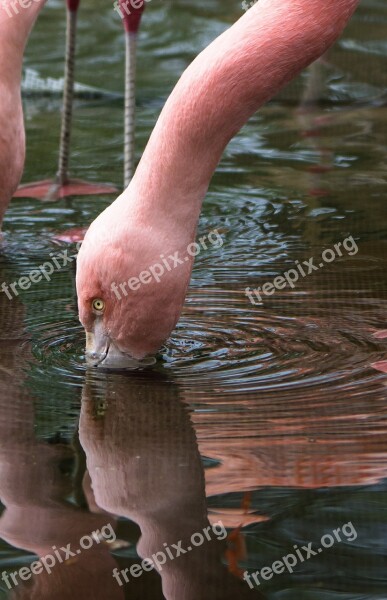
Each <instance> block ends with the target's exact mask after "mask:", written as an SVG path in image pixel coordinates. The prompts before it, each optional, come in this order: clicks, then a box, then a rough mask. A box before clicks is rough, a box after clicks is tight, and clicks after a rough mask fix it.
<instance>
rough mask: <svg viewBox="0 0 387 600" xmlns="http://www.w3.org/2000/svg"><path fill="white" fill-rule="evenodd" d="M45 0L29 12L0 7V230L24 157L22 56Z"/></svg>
mask: <svg viewBox="0 0 387 600" xmlns="http://www.w3.org/2000/svg"><path fill="white" fill-rule="evenodd" d="M45 2H46V0H40V1H38V2H37V1H36V0H34V2H32V4H31V6H30V7H29V8H22V7H21V6H20V5H18V11H19V12H18V13H17V14H15V13H14V12H13V10H14V8H13V6H14V4H15V3H14V2H11V0H4V3H0V41H1V43H0V103H1V105H0V106H1V110H0V130H1V136H0V165H1V169H0V228H1V223H2V219H3V216H4V213H5V211H6V208H7V206H8V203H9V201H10V199H11V198H12V195H13V194H14V192H15V191H16V188H17V186H18V184H19V182H20V179H21V175H22V171H23V165H24V153H25V138H24V123H23V111H22V104H21V96H20V86H21V74H22V64H23V54H24V49H25V45H26V43H27V39H28V36H29V33H30V31H31V29H32V27H33V24H34V22H35V19H36V17H37V15H38V13H39V11H40V9H41V8H42V7H43V6H44V4H45Z"/></svg>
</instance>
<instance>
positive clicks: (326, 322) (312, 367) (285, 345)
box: [163, 288, 386, 394]
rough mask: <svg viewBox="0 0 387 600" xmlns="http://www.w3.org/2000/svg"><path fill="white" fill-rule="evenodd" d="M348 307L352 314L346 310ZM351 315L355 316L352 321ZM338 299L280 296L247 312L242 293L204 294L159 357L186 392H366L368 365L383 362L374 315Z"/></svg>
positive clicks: (194, 298)
mask: <svg viewBox="0 0 387 600" xmlns="http://www.w3.org/2000/svg"><path fill="white" fill-rule="evenodd" d="M349 301H350V302H351V312H348V311H345V310H344V306H345V305H346V304H348V303H349ZM354 311H355V313H354ZM382 312H383V305H382V303H381V304H380V305H379V304H378V302H377V301H376V304H375V305H373V307H372V310H370V311H368V319H367V311H365V306H364V302H362V301H361V300H357V301H355V302H354V301H353V299H352V294H351V295H350V294H349V293H344V292H343V293H342V294H341V296H339V297H336V298H335V300H332V299H329V300H328V299H324V298H322V297H321V295H319V294H317V293H316V294H312V293H289V294H283V295H282V296H280V295H278V296H277V297H276V299H275V300H274V301H271V302H270V304H267V305H265V306H262V305H261V306H251V305H250V303H249V302H248V300H247V298H246V297H245V296H244V294H243V293H241V292H239V291H231V290H219V289H213V288H202V289H199V290H193V292H192V293H191V296H190V299H189V302H188V305H187V308H186V310H185V312H184V316H183V318H182V320H181V322H180V323H179V325H178V327H177V330H176V332H175V334H174V335H173V337H172V339H171V340H170V343H169V344H168V346H167V347H166V349H165V352H164V353H163V358H164V360H165V363H166V367H167V368H171V369H173V370H174V372H175V373H176V374H177V376H178V377H181V378H182V379H183V380H184V382H185V384H186V385H189V386H193V385H194V384H199V383H200V388H201V389H202V390H203V388H204V387H205V388H208V389H212V388H213V385H214V383H216V385H220V386H221V389H222V391H227V390H230V391H231V390H234V391H235V390H236V389H237V390H239V391H241V390H250V391H252V390H262V391H271V390H280V389H282V390H285V389H289V388H295V389H296V390H297V389H298V390H299V389H300V388H301V387H302V390H303V394H304V393H305V391H306V390H307V389H308V388H312V387H318V388H319V389H320V392H321V393H324V391H327V390H328V386H329V389H330V393H331V391H332V386H333V387H336V388H339V387H343V386H350V385H353V384H356V385H358V386H362V389H363V391H364V392H365V391H366V390H367V388H368V386H370V385H371V384H372V383H373V382H374V381H375V380H376V379H378V378H379V376H378V375H376V374H375V372H374V371H373V370H372V368H371V362H373V361H377V360H379V359H380V358H381V357H383V353H384V356H385V353H386V343H385V342H383V340H378V339H377V338H376V337H375V336H373V332H374V330H375V327H374V322H375V320H376V321H377V320H378V317H376V319H375V315H376V314H379V313H380V314H382Z"/></svg>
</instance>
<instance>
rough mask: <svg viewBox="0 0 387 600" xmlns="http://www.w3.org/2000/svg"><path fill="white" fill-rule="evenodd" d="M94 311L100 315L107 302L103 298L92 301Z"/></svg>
mask: <svg viewBox="0 0 387 600" xmlns="http://www.w3.org/2000/svg"><path fill="white" fill-rule="evenodd" d="M92 307H93V311H94V312H95V313H97V314H98V315H100V314H102V313H103V311H104V310H105V302H104V301H103V300H102V299H101V298H95V299H94V300H93V302H92Z"/></svg>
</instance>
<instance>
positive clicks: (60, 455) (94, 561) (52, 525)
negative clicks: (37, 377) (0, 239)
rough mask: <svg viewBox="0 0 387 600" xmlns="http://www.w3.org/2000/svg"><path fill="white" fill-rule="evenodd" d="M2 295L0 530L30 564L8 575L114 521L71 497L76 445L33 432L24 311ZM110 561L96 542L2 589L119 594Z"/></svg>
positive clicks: (70, 597)
mask: <svg viewBox="0 0 387 600" xmlns="http://www.w3.org/2000/svg"><path fill="white" fill-rule="evenodd" d="M0 276H1V271H0ZM4 300H5V302H8V300H7V299H6V298H4V297H1V306H0V315H1V323H0V340H1V344H0V414H1V419H0V439H1V447H0V499H1V502H2V504H3V506H4V510H3V512H2V515H1V517H0V536H1V537H2V538H3V540H5V541H6V542H7V543H8V544H10V545H11V546H13V547H15V548H19V549H23V550H25V551H27V552H28V553H29V556H28V562H27V561H24V560H23V563H21V564H20V563H18V564H15V565H12V568H10V569H9V571H8V573H9V574H10V573H16V572H17V571H18V570H19V568H20V567H21V566H22V565H24V566H29V565H30V563H31V562H33V561H36V560H37V558H34V557H33V556H31V555H37V557H43V556H45V555H47V554H51V555H52V554H54V552H53V546H54V547H55V548H56V549H59V548H61V547H66V546H67V545H68V544H71V547H72V549H73V550H72V551H75V550H76V549H79V547H80V544H79V542H80V540H81V538H82V537H83V536H85V535H90V534H91V533H92V532H93V531H95V530H97V529H99V530H100V531H101V530H102V528H103V527H104V526H106V525H107V524H108V525H110V526H113V525H114V524H115V519H114V518H112V517H110V516H108V515H106V514H104V513H103V511H100V510H97V511H94V512H90V511H89V510H88V509H87V508H80V507H78V506H76V505H75V503H74V502H72V501H71V500H70V498H69V496H71V494H72V491H73V489H72V488H73V486H72V481H71V477H70V475H71V465H72V464H73V462H74V458H75V456H74V448H72V447H70V446H69V445H67V444H65V443H62V442H61V441H60V440H52V441H51V443H50V442H47V441H39V440H38V439H37V438H36V435H35V410H34V397H33V395H32V394H31V392H30V390H29V389H28V386H26V384H25V378H26V377H25V373H24V371H25V369H26V368H27V367H28V360H29V359H30V356H29V342H28V339H27V337H26V335H25V334H24V332H23V318H24V309H23V306H22V304H21V303H20V302H19V301H18V300H16V299H14V300H13V303H12V311H11V312H10V311H9V310H8V308H9V305H6V306H4ZM5 309H7V310H5ZM10 317H11V318H10ZM104 531H105V530H104ZM106 539H108V537H107V536H106ZM63 556H65V554H64V553H63V552H62V557H63ZM57 562H58V561H57ZM115 566H116V562H115V560H114V559H113V558H112V557H111V555H110V553H109V547H108V545H107V544H106V543H103V542H100V543H99V544H97V543H95V544H94V545H93V546H92V547H91V548H90V549H89V550H84V551H82V552H81V553H80V554H79V555H76V556H75V557H74V558H70V559H69V560H68V561H66V562H65V563H64V564H63V565H59V564H58V565H56V566H55V567H53V569H52V572H51V574H48V573H47V571H43V572H42V573H40V574H36V575H33V576H32V577H31V576H30V578H29V579H28V580H27V581H23V580H22V579H21V577H20V576H19V575H15V578H14V579H12V578H10V576H8V578H5V577H4V578H3V580H2V587H3V589H9V588H13V589H12V591H11V592H10V596H9V598H10V599H12V600H16V599H19V598H20V599H21V598H25V599H26V600H27V599H28V600H33V599H36V600H44V599H47V600H49V599H50V600H52V598H55V599H58V600H74V598H77V599H78V598H79V599H80V600H81V599H84V600H86V599H90V598H93V599H101V600H106V598H107V597H108V598H112V599H114V600H120V599H122V598H124V596H123V593H122V591H121V590H120V589H117V586H116V585H114V583H113V582H112V581H111V576H110V574H111V571H112V569H113V568H114V567H115ZM38 571H39V569H38ZM24 576H25V574H24Z"/></svg>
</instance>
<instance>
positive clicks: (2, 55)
mask: <svg viewBox="0 0 387 600" xmlns="http://www.w3.org/2000/svg"><path fill="white" fill-rule="evenodd" d="M45 3H46V0H32V2H31V5H30V6H28V7H26V8H24V7H23V6H22V2H17V1H15V0H0V40H1V44H0V71H1V74H2V75H3V74H6V75H7V74H9V75H10V76H12V78H13V79H15V78H16V77H17V76H18V75H19V74H20V72H21V66H22V62H23V54H24V49H25V46H26V43H27V40H28V36H29V34H30V32H31V29H32V27H33V25H34V23H35V20H36V18H37V16H38V14H39V11H40V10H41V9H42V8H43V6H44V4H45Z"/></svg>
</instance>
